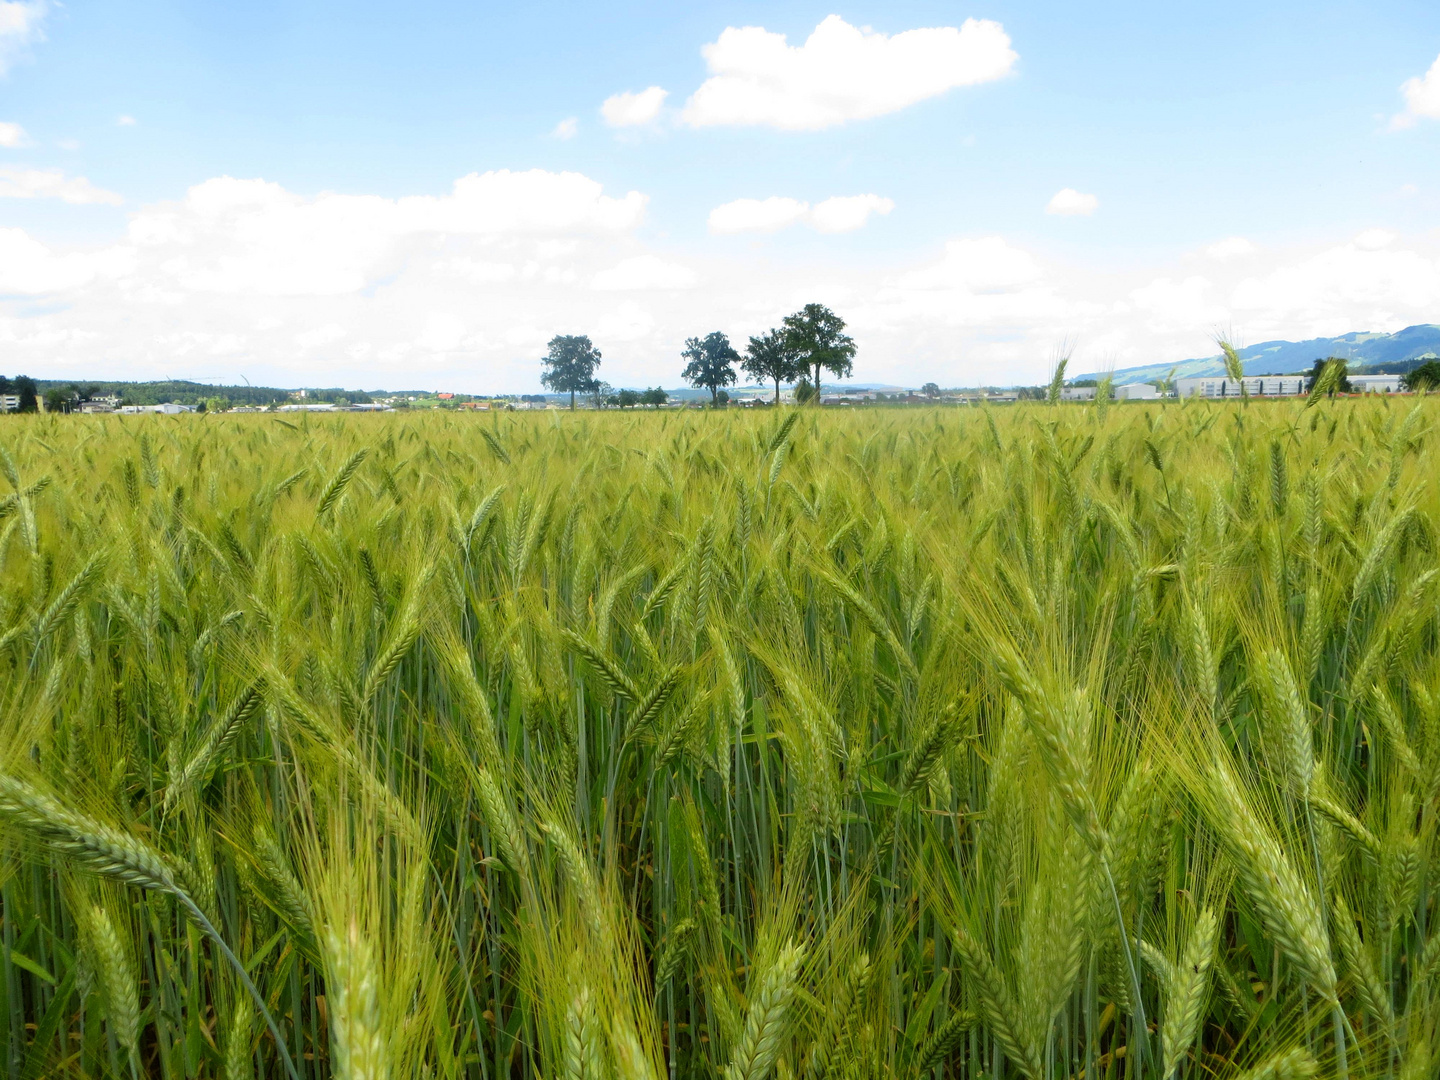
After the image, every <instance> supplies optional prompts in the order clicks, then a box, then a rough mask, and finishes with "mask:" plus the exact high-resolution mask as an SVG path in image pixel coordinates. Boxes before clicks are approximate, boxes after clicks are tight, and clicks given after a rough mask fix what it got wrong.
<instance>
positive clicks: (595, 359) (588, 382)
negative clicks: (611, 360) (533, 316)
mask: <svg viewBox="0 0 1440 1080" xmlns="http://www.w3.org/2000/svg"><path fill="white" fill-rule="evenodd" d="M547 348H548V350H549V351H548V352H547V353H546V354H545V359H544V360H542V361H540V362H541V363H542V364H543V365H544V366H545V370H544V371H543V372H541V374H540V382H541V384H542V385H544V386H547V387H549V388H550V389H551V390H554V391H555V392H556V393H557V394H565V393H568V394H569V395H570V408H572V409H573V408H575V395H576V394H577V393H581V394H583V393H587V392H591V391H593V390H594V389H595V388H596V387H597V386H599V383H598V381H597V380H596V378H595V369H596V368H597V367H599V366H600V350H599V349H597V348H595V346H594V345H592V344H591V343H590V339H589V338H588V337H586V336H585V335H584V334H556V335H555V336H554V337H553V338H551V339H550V344H549V345H548V346H547Z"/></svg>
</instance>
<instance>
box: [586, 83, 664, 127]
mask: <svg viewBox="0 0 1440 1080" xmlns="http://www.w3.org/2000/svg"><path fill="white" fill-rule="evenodd" d="M668 96H669V91H667V90H662V89H661V88H660V87H658V86H651V87H647V88H646V89H644V90H641V91H640V92H639V93H632V92H630V91H629V90H627V91H625V92H624V93H622V94H612V95H610V96H609V97H608V98H606V99H605V102H604V104H602V105H601V106H600V115H601V116H603V117H604V118H605V122H606V123H607V124H609V125H610V126H611V127H639V126H640V125H642V124H649V123H651V122H652V121H654V119H655V118H656V117H657V116H659V115H660V108H661V106H663V105H664V104H665V98H666V97H668Z"/></svg>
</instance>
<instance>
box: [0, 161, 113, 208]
mask: <svg viewBox="0 0 1440 1080" xmlns="http://www.w3.org/2000/svg"><path fill="white" fill-rule="evenodd" d="M0 198H4V199H59V200H61V201H62V202H67V203H74V204H76V205H91V204H96V203H100V204H104V205H106V206H119V205H120V204H121V203H122V202H124V201H125V200H124V199H123V198H121V197H120V196H119V195H117V194H115V192H113V191H106V190H105V189H104V188H98V187H96V186H95V185H94V184H92V183H90V181H89V180H86V179H85V177H83V176H70V177H67V176H66V175H65V174H64V173H63V172H61V171H60V170H59V169H10V168H0Z"/></svg>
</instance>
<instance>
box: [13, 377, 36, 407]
mask: <svg viewBox="0 0 1440 1080" xmlns="http://www.w3.org/2000/svg"><path fill="white" fill-rule="evenodd" d="M15 394H16V396H17V397H19V399H20V406H19V410H18V411H20V412H39V410H40V402H39V401H37V400H36V398H35V380H34V379H32V378H30V376H29V375H19V376H17V377H16V379H15Z"/></svg>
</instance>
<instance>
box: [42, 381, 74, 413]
mask: <svg viewBox="0 0 1440 1080" xmlns="http://www.w3.org/2000/svg"><path fill="white" fill-rule="evenodd" d="M45 411H46V412H69V411H70V395H69V394H67V393H66V392H65V391H64V390H61V389H60V388H59V387H58V386H54V387H51V388H50V389H49V390H46V391H45Z"/></svg>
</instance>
